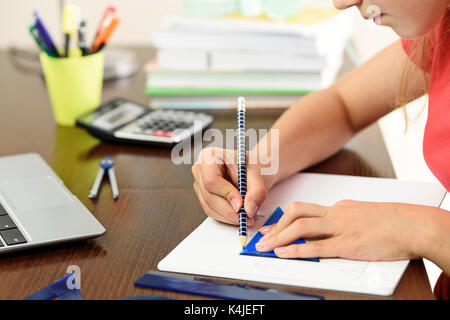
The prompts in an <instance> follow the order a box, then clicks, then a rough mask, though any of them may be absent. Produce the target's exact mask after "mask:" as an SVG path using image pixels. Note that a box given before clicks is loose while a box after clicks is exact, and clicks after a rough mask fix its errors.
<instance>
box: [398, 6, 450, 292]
mask: <svg viewBox="0 0 450 320" xmlns="http://www.w3.org/2000/svg"><path fill="white" fill-rule="evenodd" d="M413 41H414V40H402V44H403V48H404V49H405V51H406V53H408V55H409V56H410V58H411V60H413V61H414V57H413V56H412V55H411V54H409V53H410V48H411V46H412V45H413ZM426 58H427V59H426V61H422V62H420V63H419V62H418V63H417V64H418V65H419V66H420V67H421V68H422V69H424V70H425V71H427V72H429V73H430V83H429V91H428V118H427V123H426V126H425V133H424V139H423V156H424V159H425V162H426V163H427V166H428V167H429V168H430V170H431V172H432V173H433V174H434V175H435V176H436V178H437V179H438V180H439V181H440V182H441V183H442V185H443V186H444V187H445V188H446V189H447V191H449V192H450V10H449V9H447V12H446V14H445V16H444V18H443V19H442V21H441V22H440V23H439V25H438V26H437V27H436V30H434V32H433V36H432V39H431V47H430V50H429V51H428V52H427V54H426ZM434 294H435V296H436V298H438V299H450V279H449V277H448V276H446V275H445V274H444V273H442V274H441V276H440V277H439V280H438V282H437V283H436V286H435V289H434Z"/></svg>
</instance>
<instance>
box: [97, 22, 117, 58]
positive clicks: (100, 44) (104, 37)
mask: <svg viewBox="0 0 450 320" xmlns="http://www.w3.org/2000/svg"><path fill="white" fill-rule="evenodd" d="M119 23H120V19H119V18H118V17H116V16H114V17H112V18H111V22H110V23H109V25H108V26H106V27H105V28H104V29H103V31H102V33H101V34H99V36H98V38H97V41H96V42H95V43H94V45H93V48H92V52H93V53H94V52H98V51H100V50H102V49H103V48H104V47H105V45H106V43H107V42H108V41H109V39H110V38H111V35H112V34H113V32H114V30H115V29H116V28H117V26H118V25H119Z"/></svg>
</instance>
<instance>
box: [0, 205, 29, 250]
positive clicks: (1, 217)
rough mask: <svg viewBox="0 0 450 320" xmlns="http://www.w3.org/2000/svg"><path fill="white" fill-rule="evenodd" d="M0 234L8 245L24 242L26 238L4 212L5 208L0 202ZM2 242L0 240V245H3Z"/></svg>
mask: <svg viewBox="0 0 450 320" xmlns="http://www.w3.org/2000/svg"><path fill="white" fill-rule="evenodd" d="M0 235H1V237H2V238H3V241H4V242H5V243H6V245H8V246H12V245H15V244H21V243H26V242H27V240H26V239H25V237H24V236H23V234H22V233H21V232H20V230H19V229H18V228H17V226H16V225H15V223H14V222H13V221H12V219H11V217H10V216H9V215H8V212H6V210H5V208H3V207H2V205H1V204H0ZM3 246H4V245H3V243H2V242H1V241H0V247H3Z"/></svg>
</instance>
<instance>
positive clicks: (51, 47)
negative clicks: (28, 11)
mask: <svg viewBox="0 0 450 320" xmlns="http://www.w3.org/2000/svg"><path fill="white" fill-rule="evenodd" d="M34 17H35V18H36V22H35V26H36V29H37V30H38V32H39V37H40V38H41V39H42V43H43V44H44V45H45V47H46V48H47V49H48V51H49V52H51V53H52V54H53V55H54V56H55V57H60V55H59V53H58V49H56V47H55V44H54V43H53V40H52V38H51V37H50V34H49V33H48V31H47V29H46V28H45V26H44V24H43V22H42V20H41V18H40V17H39V14H38V13H37V11H35V12H34Z"/></svg>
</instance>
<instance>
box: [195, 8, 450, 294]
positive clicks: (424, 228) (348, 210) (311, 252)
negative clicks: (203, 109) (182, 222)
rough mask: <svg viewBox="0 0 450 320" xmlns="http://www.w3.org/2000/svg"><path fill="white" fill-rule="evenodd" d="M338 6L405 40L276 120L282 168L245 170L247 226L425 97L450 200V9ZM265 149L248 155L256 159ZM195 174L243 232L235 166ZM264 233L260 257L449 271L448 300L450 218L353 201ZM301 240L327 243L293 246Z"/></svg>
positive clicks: (433, 160) (433, 154)
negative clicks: (351, 144) (273, 192)
mask: <svg viewBox="0 0 450 320" xmlns="http://www.w3.org/2000/svg"><path fill="white" fill-rule="evenodd" d="M334 5H335V6H336V8H338V9H340V10H343V9H346V8H349V7H352V6H356V7H358V9H359V10H360V12H361V14H362V16H363V17H364V18H366V19H369V18H371V19H373V20H374V22H375V23H377V24H379V25H384V26H389V27H391V28H392V29H393V30H394V31H395V32H396V33H397V34H398V35H399V36H400V37H401V38H402V40H401V41H398V42H397V43H394V44H392V45H391V46H389V47H388V48H386V49H384V50H383V51H381V52H380V53H379V54H378V55H376V56H375V57H374V58H372V59H371V60H370V61H368V62H367V63H366V64H364V65H362V66H361V67H359V68H357V69H356V70H354V71H353V72H352V73H350V74H348V75H347V76H345V77H343V78H342V79H341V80H339V81H338V82H337V83H336V84H334V85H333V86H331V87H330V88H328V89H325V90H322V91H319V92H316V93H313V94H310V95H308V96H306V97H304V98H303V99H301V100H300V101H298V102H297V103H296V104H295V105H293V106H292V107H291V108H289V109H288V110H287V111H286V112H285V113H284V114H283V115H282V116H281V117H280V118H279V119H278V120H277V122H276V123H275V124H274V125H273V127H272V129H278V130H279V160H280V163H279V168H280V169H279V170H278V172H277V173H276V174H274V175H271V176H265V175H261V174H260V168H261V167H262V165H260V164H258V163H256V164H249V166H248V168H247V170H248V172H247V195H246V197H245V203H244V207H245V209H246V212H247V215H248V223H249V224H252V223H254V221H255V218H256V210H257V208H258V206H259V205H260V204H261V203H262V202H263V200H264V198H265V195H266V193H267V190H269V189H270V188H271V187H272V186H273V185H274V184H275V183H277V182H279V181H281V180H283V179H285V178H287V177H289V176H290V175H292V174H294V173H296V172H298V171H301V170H303V169H305V168H307V167H309V166H311V165H314V164H315V163H317V162H319V161H322V160H324V159H326V158H328V157H329V156H331V155H333V154H334V153H336V152H337V151H339V149H340V148H341V147H342V146H343V145H344V144H345V143H346V142H347V141H348V140H349V139H350V138H351V137H352V136H353V135H355V134H356V133H357V132H358V131H360V130H361V129H363V128H364V127H366V126H368V125H370V124H371V123H373V122H375V121H377V120H378V119H379V118H381V117H382V116H384V115H386V114H387V113H389V112H390V111H392V110H394V109H395V108H397V107H399V106H402V105H404V104H405V103H407V102H409V101H412V100H414V99H416V98H418V97H420V96H422V95H424V94H426V93H428V94H429V99H428V101H429V114H428V120H427V124H426V129H425V135H424V141H423V153H424V158H425V160H426V163H427V165H428V166H429V168H430V169H431V171H432V172H433V173H434V175H435V176H436V177H437V178H438V179H439V181H440V182H441V183H442V185H443V186H444V187H445V188H446V189H447V191H450V8H449V7H450V0H427V1H423V0H334ZM374 8H376V9H377V10H375V12H376V16H373V13H374ZM265 139H267V140H268V141H265ZM265 143H269V145H270V134H268V135H267V136H266V137H265V138H263V141H261V142H260V143H259V145H261V146H262V145H263V144H265ZM257 149H258V146H257V147H255V148H254V149H253V150H251V151H250V153H254V154H255V155H256V154H257ZM227 156H234V151H231V150H222V149H205V150H203V151H202V153H201V154H200V157H199V159H206V158H209V157H215V159H221V158H222V159H223V158H224V157H227ZM192 172H193V175H194V178H195V182H194V190H195V192H196V194H197V196H198V198H199V201H200V203H201V205H202V208H203V209H204V211H205V213H206V214H207V215H208V216H210V217H213V218H215V219H217V220H220V221H223V222H226V223H231V224H237V223H238V216H237V214H236V212H237V211H238V210H239V208H240V206H241V204H242V198H241V196H240V194H239V192H238V190H237V189H236V187H235V185H236V180H237V178H236V172H237V169H236V166H235V164H227V162H225V161H223V162H221V163H220V161H218V162H216V163H211V161H206V162H205V161H201V162H197V163H196V164H194V166H193V167H192ZM260 231H261V232H262V233H263V234H264V235H265V236H264V237H263V238H262V239H261V240H260V241H259V243H258V244H257V249H258V250H260V251H271V250H275V253H276V254H277V256H279V257H281V258H294V257H300V258H307V257H341V258H347V259H360V260H385V261H388V260H400V259H417V258H420V257H424V258H427V259H429V260H431V261H433V262H434V263H436V264H437V265H438V266H439V267H440V268H442V269H443V271H444V272H443V273H442V275H441V277H440V278H439V280H438V283H437V284H436V287H435V290H434V291H435V295H436V297H437V298H442V299H448V298H449V294H450V289H449V285H448V284H449V282H450V281H449V279H448V277H447V276H448V275H450V214H449V213H448V212H447V211H446V210H443V209H439V208H434V207H427V206H419V205H409V204H398V203H370V202H359V201H349V200H344V201H340V202H338V203H336V204H335V205H333V206H331V207H326V206H319V205H314V204H307V203H299V202H295V203H292V204H291V205H290V206H289V208H288V210H286V212H285V214H284V215H283V217H282V218H281V219H280V221H279V222H278V223H277V224H275V225H272V226H267V227H264V228H262V229H261V230H260ZM300 237H304V238H308V237H322V238H323V239H322V240H318V241H312V242H308V243H306V244H301V245H289V244H290V243H292V242H293V241H294V240H296V239H298V238H300Z"/></svg>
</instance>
